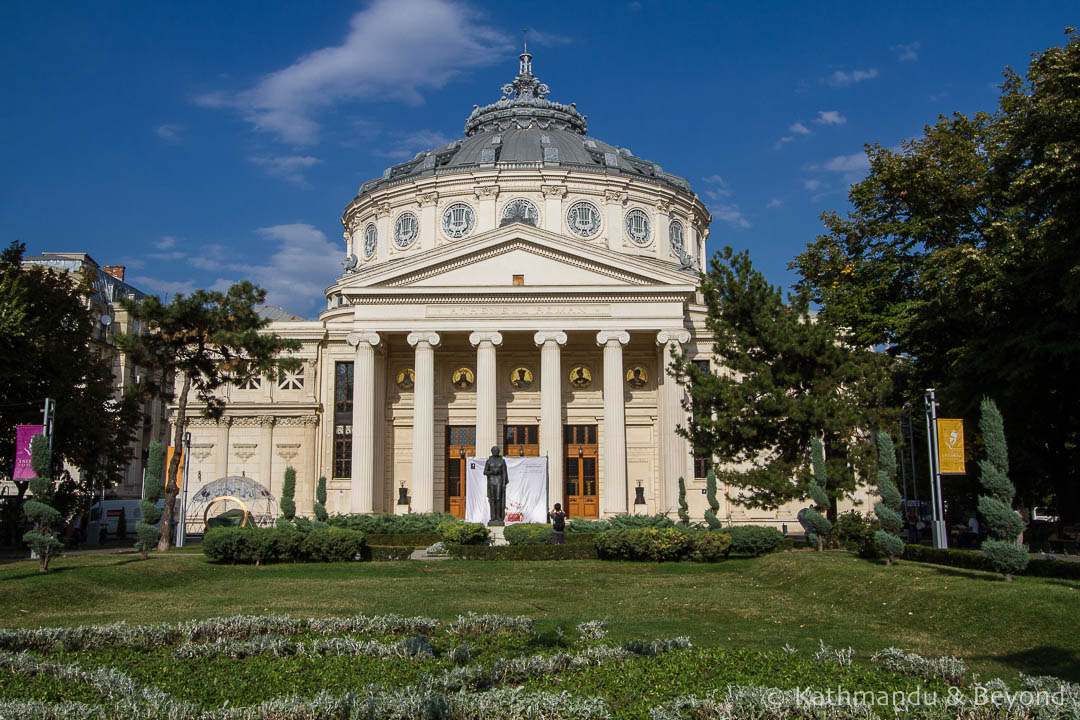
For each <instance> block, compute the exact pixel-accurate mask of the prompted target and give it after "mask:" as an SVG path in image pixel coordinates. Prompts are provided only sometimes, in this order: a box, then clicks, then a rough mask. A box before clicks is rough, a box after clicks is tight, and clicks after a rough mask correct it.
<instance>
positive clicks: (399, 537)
mask: <svg viewBox="0 0 1080 720" xmlns="http://www.w3.org/2000/svg"><path fill="white" fill-rule="evenodd" d="M364 538H365V540H366V541H367V544H368V545H409V546H411V547H414V548H426V547H431V546H432V545H434V544H435V543H437V542H439V540H441V539H442V538H441V537H439V534H438V533H364Z"/></svg>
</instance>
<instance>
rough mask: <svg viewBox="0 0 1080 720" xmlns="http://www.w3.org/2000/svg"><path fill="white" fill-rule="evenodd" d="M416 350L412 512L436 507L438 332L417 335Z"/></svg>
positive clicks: (412, 340)
mask: <svg viewBox="0 0 1080 720" xmlns="http://www.w3.org/2000/svg"><path fill="white" fill-rule="evenodd" d="M407 339H408V341H409V344H410V345H412V346H413V347H414V348H416V358H415V361H414V363H413V365H414V368H413V373H414V375H415V376H416V380H415V385H414V386H413V465H412V509H413V511H415V512H431V511H432V510H434V507H435V477H434V475H435V347H436V346H437V345H438V344H439V335H438V333H433V332H420V333H417V332H413V333H409V336H408V338H407Z"/></svg>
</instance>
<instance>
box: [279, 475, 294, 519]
mask: <svg viewBox="0 0 1080 720" xmlns="http://www.w3.org/2000/svg"><path fill="white" fill-rule="evenodd" d="M295 495H296V469H295V468H293V466H292V465H289V466H288V467H286V468H285V481H284V482H283V483H282V485H281V500H279V501H278V505H279V506H280V507H281V517H279V518H278V520H277V525H278V527H284V526H286V525H292V520H293V518H294V517H296V502H295V501H294V500H293V497H294V496H295Z"/></svg>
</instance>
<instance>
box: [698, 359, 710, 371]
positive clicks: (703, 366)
mask: <svg viewBox="0 0 1080 720" xmlns="http://www.w3.org/2000/svg"><path fill="white" fill-rule="evenodd" d="M694 365H696V366H697V369H698V370H700V371H701V372H703V373H707V372H710V371H711V370H712V368H711V367H710V366H709V361H708V360H695V361H694Z"/></svg>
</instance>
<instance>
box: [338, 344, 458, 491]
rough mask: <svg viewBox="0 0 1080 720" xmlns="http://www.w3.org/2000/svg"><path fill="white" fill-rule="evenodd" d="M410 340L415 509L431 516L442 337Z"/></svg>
mask: <svg viewBox="0 0 1080 720" xmlns="http://www.w3.org/2000/svg"><path fill="white" fill-rule="evenodd" d="M406 339H407V340H408V341H409V344H410V345H412V346H413V347H414V348H416V359H415V361H414V363H413V374H414V375H415V376H416V379H415V384H414V386H413V463H412V508H413V510H414V511H415V512H431V511H432V510H433V509H434V507H435V477H434V475H435V347H436V346H437V345H438V344H439V334H438V333H433V332H412V333H409V336H408V338H406ZM354 434H355V433H354Z"/></svg>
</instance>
